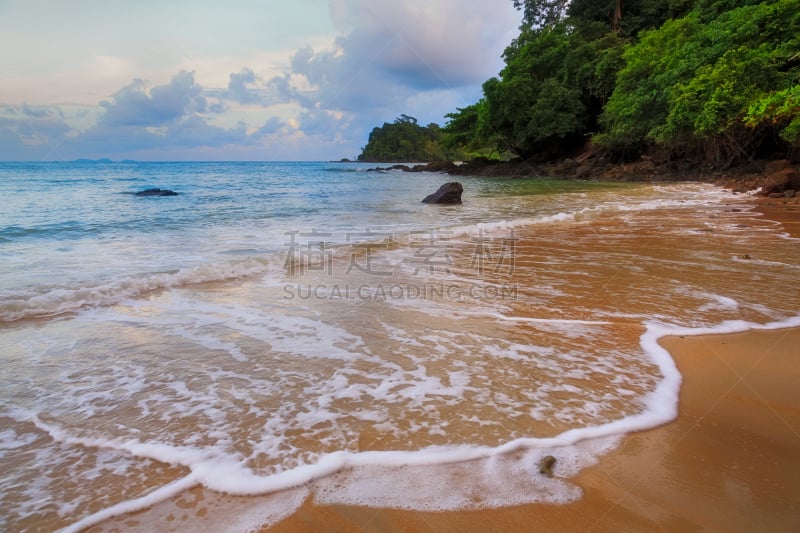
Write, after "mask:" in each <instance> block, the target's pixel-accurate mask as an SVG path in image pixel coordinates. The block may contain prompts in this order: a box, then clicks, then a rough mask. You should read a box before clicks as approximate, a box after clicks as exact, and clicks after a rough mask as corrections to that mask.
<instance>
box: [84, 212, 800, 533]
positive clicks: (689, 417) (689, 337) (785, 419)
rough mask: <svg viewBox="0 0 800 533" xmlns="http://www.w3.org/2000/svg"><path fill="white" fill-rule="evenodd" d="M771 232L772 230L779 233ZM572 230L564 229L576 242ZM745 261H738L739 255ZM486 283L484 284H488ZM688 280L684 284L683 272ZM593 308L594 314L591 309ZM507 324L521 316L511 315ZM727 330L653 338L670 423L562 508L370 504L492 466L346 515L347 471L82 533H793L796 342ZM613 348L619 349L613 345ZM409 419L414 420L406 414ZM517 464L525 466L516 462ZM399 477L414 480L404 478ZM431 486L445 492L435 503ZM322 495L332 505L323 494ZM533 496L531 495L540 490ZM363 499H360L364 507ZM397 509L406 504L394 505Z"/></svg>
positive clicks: (525, 236) (389, 483) (799, 439)
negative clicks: (214, 530)
mask: <svg viewBox="0 0 800 533" xmlns="http://www.w3.org/2000/svg"><path fill="white" fill-rule="evenodd" d="M749 202H754V201H753V200H747V201H746V202H745V203H744V204H741V203H737V206H739V207H734V208H727V209H725V210H724V211H723V212H724V213H727V214H728V216H733V217H736V216H738V215H739V213H741V212H746V209H745V208H746V207H747V206H748V204H749ZM770 204H771V205H770ZM740 209H742V210H743V211H740ZM756 209H757V211H758V212H761V213H763V216H756V217H755V218H751V219H750V224H748V226H749V227H755V228H776V230H777V231H778V232H780V233H783V234H785V235H788V234H792V235H793V236H795V237H796V236H797V234H796V233H795V230H796V226H793V225H792V221H793V220H795V219H794V218H793V216H794V214H793V213H794V210H795V209H796V204H795V203H786V204H784V203H782V202H781V203H775V202H767V201H760V203H756ZM767 217H768V218H767ZM776 222H780V223H781V225H780V226H779V227H776V226H775V225H774V224H775V223H776ZM738 225H742V224H738ZM741 229H744V228H741ZM520 231H521V233H520V242H519V243H518V245H519V247H520V248H519V251H520V255H519V256H518V258H517V259H518V260H519V261H522V262H524V261H526V257H527V259H528V260H533V259H534V257H533V254H531V253H530V251H531V250H533V249H534V248H533V244H534V243H535V241H536V239H539V240H541V239H542V238H544V237H543V235H544V234H545V233H546V232H545V230H543V229H539V231H538V234H537V236H536V238H534V237H533V234H532V233H531V232H527V233H526V232H525V230H524V229H521V230H520ZM559 231H562V230H559ZM574 231H575V228H572V230H571V232H573V235H574ZM776 242H779V241H776ZM784 242H785V246H787V247H794V246H796V242H795V241H792V240H785V241H784ZM772 245H773V246H774V245H775V243H773V244H772ZM634 248H635V249H637V250H638V251H639V253H641V254H643V255H645V254H650V256H651V257H654V258H655V256H654V255H653V250H662V253H671V252H667V251H664V248H663V246H662V245H660V244H658V243H657V242H655V241H654V240H653V238H652V237H646V238H645V239H644V240H643V242H641V243H638V244H636V245H635V247H634ZM525 250H528V251H527V252H525ZM749 250H750V252H749V254H748V255H751V256H752V257H753V258H754V259H752V260H758V257H760V254H759V251H758V249H757V248H750V249H749ZM526 254H527V255H526ZM743 256H744V254H741V253H739V255H737V256H735V257H743ZM742 261H744V260H742ZM748 261H749V260H748ZM603 276H605V278H604V279H605V281H604V282H603V283H604V284H605V285H608V286H613V285H614V284H615V283H621V281H619V280H617V281H614V280H615V277H616V276H615V275H613V274H610V273H609V271H604V273H603ZM486 277H488V278H489V279H490V278H491V275H488V276H486ZM685 279H686V280H691V279H693V278H692V276H691V275H686V277H685ZM694 281H696V280H694ZM786 290H787V297H788V298H789V301H790V302H792V301H795V300H793V298H796V292H792V289H791V288H790V287H787V288H786ZM592 305H593V307H595V308H599V307H601V303H599V302H595V303H593V304H592ZM516 313H517V314H519V315H522V314H524V312H523V310H522V309H520V308H518V309H516ZM439 326H440V327H444V326H443V325H441V324H439ZM434 327H435V326H434ZM728 327H729V329H737V328H739V329H743V331H741V332H737V333H727V334H698V332H700V331H701V330H702V329H703V328H694V330H693V329H692V328H687V329H686V331H685V332H684V333H685V334H676V335H672V336H659V338H658V343H659V345H660V346H662V347H663V348H665V349H666V350H668V352H669V355H670V358H671V359H672V360H674V362H675V364H676V365H677V370H678V372H679V373H680V375H681V379H682V383H681V385H680V393H679V402H678V411H677V417H675V418H674V419H670V420H669V421H666V422H665V423H662V424H660V425H657V427H655V428H650V429H645V430H641V431H632V432H629V433H627V434H625V435H624V436H622V437H621V439H619V440H618V441H617V444H616V447H615V448H614V449H612V450H611V451H607V452H605V453H600V454H598V455H597V456H595V458H594V461H595V462H594V464H588V465H587V466H585V467H583V468H582V469H580V470H579V471H578V472H577V473H576V474H575V475H569V476H564V477H565V479H564V481H565V483H566V485H567V486H569V487H572V488H575V489H576V490H577V493H570V494H575V496H576V497H575V498H574V499H573V500H572V501H569V502H563V503H552V502H551V503H547V502H537V503H530V504H513V503H512V504H506V505H491V504H490V505H486V506H484V507H482V504H480V503H479V502H477V500H476V502H477V504H476V505H475V506H473V507H475V508H472V509H466V510H463V509H462V510H447V511H436V512H429V511H424V510H420V509H412V510H409V509H403V508H396V507H394V506H392V505H389V506H381V505H378V504H375V503H374V501H376V500H378V499H380V498H383V501H387V500H386V496H385V495H384V494H389V495H391V494H392V493H401V494H407V491H408V490H409V488H413V487H415V486H416V488H417V489H418V491H419V492H420V494H421V498H423V499H424V498H425V497H430V498H431V500H432V505H442V504H443V503H442V502H444V501H446V500H447V498H444V497H443V496H442V494H447V493H449V492H451V493H454V494H458V493H460V492H462V491H463V490H465V489H464V487H467V492H468V491H469V487H477V489H476V490H478V491H480V490H484V491H485V490H493V489H492V487H494V489H497V490H498V492H502V491H503V490H504V487H503V483H500V484H495V485H492V484H491V483H489V482H488V481H486V480H480V479H477V480H476V477H475V476H477V478H480V477H481V476H482V475H483V474H482V473H486V472H491V471H492V468H491V464H490V463H486V462H485V461H483V460H480V461H477V462H476V461H472V462H465V463H458V464H455V465H451V466H449V467H448V466H447V465H444V466H442V467H441V468H440V469H439V475H440V476H441V475H444V476H446V478H447V479H449V480H450V482H449V483H450V485H447V484H446V483H445V484H444V485H436V481H435V479H434V478H435V473H434V477H432V478H429V477H427V475H426V473H425V472H426V470H413V468H412V467H408V470H406V468H405V467H402V466H400V467H399V468H395V470H393V471H390V472H389V473H388V474H386V473H384V474H383V475H382V476H379V477H378V481H379V483H380V485H371V486H372V487H373V490H375V493H376V494H375V495H373V503H371V504H370V503H367V504H365V505H358V504H355V503H351V504H346V503H341V502H342V500H347V499H348V496H347V494H348V493H349V492H348V487H351V488H352V487H358V486H360V485H359V483H362V484H363V482H364V479H365V478H360V479H361V480H362V481H361V482H359V481H357V480H356V481H355V482H354V481H353V480H352V476H351V474H349V473H348V470H349V468H344V470H343V471H342V472H339V473H337V474H335V475H334V476H331V477H324V478H321V479H317V480H314V481H312V482H311V483H309V484H307V485H304V486H300V487H298V488H295V489H290V490H288V491H282V492H278V493H274V494H271V495H264V496H259V497H247V498H242V497H235V496H229V495H222V494H220V493H217V492H214V491H209V490H207V489H205V488H203V487H195V488H193V489H191V490H188V491H184V492H181V493H180V494H178V495H177V496H175V497H173V498H171V499H168V500H166V501H164V502H162V503H159V504H156V505H154V506H152V507H150V508H148V509H147V510H146V511H143V512H138V513H133V514H129V515H123V516H119V517H116V518H113V519H111V520H109V521H107V522H104V523H102V524H100V526H98V527H96V528H92V529H90V531H134V530H148V529H152V528H154V527H155V528H158V529H162V530H171V531H179V530H182V529H185V528H186V527H198V526H200V525H202V524H205V523H208V522H207V521H208V520H212V523H215V524H222V525H225V527H226V528H228V529H231V530H233V529H246V527H242V526H243V525H244V526H252V525H255V524H257V523H259V522H262V523H269V524H270V525H269V527H263V528H262V530H263V531H278V532H294V531H376V532H384V531H486V530H494V531H530V530H540V529H551V530H557V531H578V530H580V531H584V530H592V531H620V530H622V531H650V530H654V529H660V530H666V531H680V530H687V529H710V530H725V531H753V530H769V531H795V530H797V528H798V527H800V507H799V506H798V503H797V502H798V498H797V496H798V494H800V482H798V480H797V476H796V473H797V472H798V471H800V455H799V454H798V453H797V451H798V450H799V449H800V398H799V397H798V395H797V394H796V392H795V390H796V383H797V381H798V378H800V370H798V366H797V362H798V353H797V348H796V347H797V346H798V342H800V328H796V327H795V328H780V329H769V330H765V329H763V327H762V326H759V325H756V324H752V325H750V326H745V325H742V324H738V323H737V324H732V325H729V326H728ZM767 327H774V326H770V325H767ZM628 329H630V331H629V334H630V335H631V336H632V338H633V339H635V338H636V337H637V336H639V335H641V334H642V332H641V331H640V330H638V329H637V328H635V327H631V326H625V327H624V328H623V329H622V330H617V333H618V334H619V333H621V332H624V331H626V330H628ZM723 329H724V328H723ZM745 329H746V330H747V331H744V330H745ZM523 341H524V338H523ZM536 342H538V341H536ZM618 342H620V343H622V342H623V341H622V339H621V338H619V337H618ZM625 342H627V341H625ZM407 416H408V417H409V418H410V419H413V415H407ZM360 446H361V447H362V450H370V449H374V450H380V449H382V446H383V443H381V442H380V441H379V440H372V439H369V438H366V439H362V440H361V444H360ZM534 447H535V444H534ZM519 453H522V452H512V453H511V454H509V456H510V457H511V459H510V461H511V462H512V463H513V461H514V460H515V459H514V457H513V456H514V455H515V454H516V455H519ZM409 457H410V456H409ZM536 457H538V456H536ZM517 459H518V460H519V461H521V462H523V463H524V461H525V459H524V457H522V459H520V458H517ZM519 461H518V462H519ZM590 462H591V461H590ZM535 465H536V463H533V465H532V466H533V468H529V469H528V471H525V470H524V468H523V469H522V472H523V474H526V475H528V476H529V477H530V478H531V479H532V480H533V483H532V485H531V486H533V487H536V486H538V485H537V484H538V483H540V481H542V480H544V482H545V483H548V482H549V481H548V480H545V479H544V478H543V477H541V476H540V475H539V474H538V473H537V472H536V471H535V470H536V467H535ZM448 468H449V469H450V473H449V474H448V473H447V471H448ZM428 470H430V469H428ZM434 470H435V469H434ZM409 471H410V472H417V473H418V474H413V473H412V474H410V475H407V474H408V472H409ZM509 472H510V473H511V476H510V478H509V479H508V480H507V481H508V482H509V484H510V485H513V484H514V483H518V480H517V479H515V476H516V475H517V474H519V473H520V470H519V469H517V470H514V469H512V470H509ZM559 472H560V471H559V468H558V466H557V468H556V471H555V473H556V478H558V477H559V476H560V475H563V474H560V473H559ZM473 473H474V474H475V475H473ZM556 481H560V480H558V479H556ZM368 486H370V485H368ZM431 486H433V487H434V489H436V490H438V491H440V492H441V493H442V494H439V495H437V494H435V493H434V492H433V491H432V490H431ZM520 486H521V487H523V489H522V492H525V490H531V487H530V486H529V487H525V486H524V485H520ZM331 487H333V488H334V490H335V491H337V492H338V494H335V493H334V494H333V495H332V494H331V493H330V492H329V491H330V489H331ZM487 487H489V488H488V489H487ZM562 488H563V487H562ZM362 490H363V486H362ZM533 490H534V494H535V493H536V492H535V490H536V489H533ZM482 496H483V497H488V496H490V495H488V494H483V495H482ZM361 497H362V498H363V497H364V494H363V493H362V495H361ZM406 498H408V496H406ZM487 499H488V498H487ZM326 500H327V501H326ZM337 500H338V502H339V503H337ZM364 500H365V502H369V500H370V498H369V496H368V495H367V497H366V498H364ZM412 500H413V498H412ZM396 502H399V503H400V505H407V503H406V504H404V503H403V500H402V499H398V500H396ZM415 505H417V506H421V503H419V501H418V503H417V504H415Z"/></svg>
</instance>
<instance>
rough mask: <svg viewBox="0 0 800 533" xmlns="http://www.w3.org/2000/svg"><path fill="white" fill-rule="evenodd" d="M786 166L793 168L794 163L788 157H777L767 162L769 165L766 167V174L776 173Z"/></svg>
mask: <svg viewBox="0 0 800 533" xmlns="http://www.w3.org/2000/svg"><path fill="white" fill-rule="evenodd" d="M785 168H792V163H791V162H790V161H789V160H787V159H777V160H775V161H770V162H769V163H767V165H766V166H765V167H764V174H765V175H767V176H769V175H770V174H775V173H776V172H778V171H781V170H783V169H785Z"/></svg>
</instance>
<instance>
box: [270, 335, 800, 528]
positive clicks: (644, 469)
mask: <svg viewBox="0 0 800 533" xmlns="http://www.w3.org/2000/svg"><path fill="white" fill-rule="evenodd" d="M662 344H663V345H664V347H666V348H667V349H669V350H670V352H671V353H672V354H673V355H674V357H675V359H676V361H677V363H678V367H679V368H680V370H681V373H682V374H683V376H684V384H683V387H682V389H681V395H680V414H679V417H678V419H677V420H676V421H675V422H673V423H671V424H667V425H665V426H662V427H659V428H656V429H654V430H650V431H644V432H640V433H635V434H632V435H628V436H627V437H625V439H624V440H623V442H622V445H621V446H620V447H619V448H618V449H617V450H616V451H614V452H612V453H611V454H609V455H608V456H605V457H603V458H602V459H601V461H600V463H599V464H598V465H597V466H595V467H593V468H588V469H586V470H585V471H584V472H582V473H581V475H580V476H578V478H576V479H575V480H573V481H575V482H576V483H578V484H579V485H580V486H581V487H583V489H584V491H585V494H584V498H583V499H582V500H581V501H579V502H577V503H573V504H569V505H563V506H560V505H529V506H522V507H511V508H504V509H492V510H485V511H479V512H456V513H419V512H407V511H398V510H391V509H369V508H358V507H345V506H317V505H314V504H313V503H310V502H306V504H304V505H303V507H301V508H300V509H299V510H298V511H297V512H296V513H295V514H294V515H292V516H291V517H289V518H287V519H286V520H284V521H283V522H281V523H279V524H276V525H275V526H274V527H272V528H271V529H269V531H281V532H283V531H286V532H290V531H381V532H386V531H489V530H493V531H535V530H581V531H587V530H596V531H612V530H613V531H620V530H623V531H644V530H653V529H662V530H668V531H678V530H687V529H712V530H725V531H754V530H761V531H797V530H798V529H800V476H798V473H800V395H798V394H797V383H798V382H800V351H798V349H797V347H798V346H800V329H790V330H779V331H752V332H748V333H740V334H733V335H711V336H702V337H689V338H674V337H673V338H667V339H663V341H662Z"/></svg>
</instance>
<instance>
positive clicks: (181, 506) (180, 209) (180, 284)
mask: <svg viewBox="0 0 800 533" xmlns="http://www.w3.org/2000/svg"><path fill="white" fill-rule="evenodd" d="M373 166H375V165H374V164H373V165H369V164H363V163H324V162H322V163H307V162H304V163H216V162H214V163H140V162H123V163H114V162H72V163H68V162H54V163H48V162H35V163H0V359H1V360H2V363H1V364H2V374H1V375H0V376H1V377H0V530H2V531H58V530H61V531H81V530H84V529H87V528H90V527H91V528H93V529H92V531H104V530H108V531H110V530H123V531H152V530H160V531H170V530H172V531H191V530H194V531H199V530H206V531H212V530H213V531H254V530H259V529H263V528H267V527H269V526H270V525H272V524H275V523H278V522H280V520H282V519H283V518H285V517H287V516H290V515H291V514H292V513H294V512H295V511H296V510H297V509H298V508H299V507H300V506H301V505H303V504H304V503H307V502H309V501H311V502H313V503H314V504H315V505H335V504H341V505H358V506H367V507H380V508H395V509H411V510H419V511H452V510H472V509H484V508H497V507H504V506H512V505H522V504H535V503H543V504H563V505H568V504H569V503H570V502H574V501H577V500H579V499H580V498H581V497H582V489H581V488H580V486H578V485H577V484H575V483H574V482H572V481H571V479H572V478H574V477H575V476H576V475H577V474H578V473H579V472H580V471H581V470H582V469H584V468H586V467H588V466H591V465H593V464H596V463H597V462H598V461H602V460H603V456H604V455H605V454H606V453H608V452H609V451H610V450H613V449H614V448H615V447H616V446H618V445H619V443H620V442H621V440H622V439H624V438H625V435H626V434H627V433H629V432H632V431H639V430H643V429H648V428H651V427H655V426H658V425H661V424H666V423H669V422H670V421H671V420H673V419H674V418H675V416H676V414H677V406H678V393H679V390H680V383H681V375H680V373H679V372H678V370H677V368H676V366H675V364H674V362H673V360H672V358H671V356H670V354H669V353H668V352H667V351H666V350H665V349H664V348H662V347H661V346H660V345H659V343H658V340H659V339H660V338H661V337H663V336H665V335H698V334H710V333H722V332H734V331H745V330H749V329H777V328H784V327H797V326H800V291H798V290H797V278H798V275H799V274H800V241H799V240H798V239H793V238H792V237H790V236H789V235H787V234H786V233H785V232H784V230H783V228H782V227H781V225H780V224H778V223H776V222H773V221H770V220H767V219H765V218H764V217H763V216H762V215H760V214H759V213H758V212H757V211H756V210H755V209H754V201H753V199H752V198H751V197H749V196H747V195H741V194H740V195H735V194H733V193H731V192H729V191H725V190H722V189H720V188H717V187H714V186H712V185H708V184H699V183H688V182H687V183H638V184H627V183H599V182H591V181H558V180H554V179H547V178H545V177H543V178H538V179H532V178H531V179H510V178H478V177H459V178H458V181H460V182H461V183H462V184H463V186H464V195H463V204H462V205H429V204H422V203H421V199H422V198H423V197H424V196H426V195H428V194H429V193H431V192H433V191H435V190H436V189H437V188H438V187H439V186H440V185H442V184H444V183H446V182H449V181H453V179H454V178H452V177H451V176H448V175H445V174H438V173H430V172H418V173H405V172H399V171H387V170H384V171H369V168H370V167H373ZM151 188H161V189H169V190H172V191H175V192H177V193H178V194H177V195H174V196H146V197H142V196H137V195H136V194H135V193H137V192H140V191H143V190H146V189H151ZM547 456H552V457H553V458H554V459H555V463H554V466H553V471H552V473H553V476H552V477H551V476H549V475H547V474H548V472H546V471H544V472H542V471H540V470H542V468H541V464H542V461H543V459H544V458H545V457H547ZM545 470H546V469H545Z"/></svg>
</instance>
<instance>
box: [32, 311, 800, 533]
mask: <svg viewBox="0 0 800 533" xmlns="http://www.w3.org/2000/svg"><path fill="white" fill-rule="evenodd" d="M498 316H499V317H501V318H522V317H504V316H503V315H498ZM558 322H573V323H574V322H576V321H558ZM581 323H584V322H581ZM592 323H598V324H608V323H607V322H592ZM644 326H645V328H646V329H645V332H644V333H643V334H642V336H641V337H640V345H641V347H642V349H643V350H644V352H645V353H646V354H647V355H648V356H649V357H650V358H651V359H652V360H653V362H654V363H655V364H656V365H657V367H658V369H659V371H660V372H661V374H662V376H663V378H662V380H661V381H660V382H659V383H658V385H657V386H656V389H655V390H654V391H652V392H650V393H649V394H647V395H646V396H645V398H644V403H645V405H646V408H645V411H644V412H643V413H640V414H638V415H632V416H628V417H626V418H623V419H620V420H615V421H613V422H609V423H607V424H602V425H599V426H590V427H583V428H576V429H571V430H568V431H565V432H564V433H561V434H560V435H557V436H555V437H549V438H535V437H526V438H520V439H516V440H513V441H510V442H508V443H506V444H503V445H500V446H497V447H494V448H492V447H487V446H469V445H464V446H437V447H428V448H424V449H422V450H417V451H370V452H355V453H354V452H345V451H338V452H334V453H330V454H325V455H323V456H321V457H320V458H319V460H318V461H317V463H315V464H309V465H303V466H300V467H297V468H294V469H292V470H287V471H285V472H281V473H279V474H275V475H271V476H267V477H261V476H258V475H255V474H253V473H251V472H250V471H249V470H247V469H246V468H244V467H242V465H240V464H237V465H234V464H232V463H231V462H230V461H225V462H223V463H217V462H215V461H213V459H212V458H211V457H210V456H209V455H208V454H203V453H202V452H200V451H199V450H189V453H188V454H187V453H186V452H187V450H179V449H173V450H172V452H173V453H172V457H165V456H164V455H163V452H164V451H165V450H164V448H169V447H167V446H163V445H148V444H144V443H139V442H133V441H131V442H116V443H115V442H112V441H109V440H101V439H85V438H77V437H71V436H69V435H67V434H66V432H65V431H63V430H61V429H59V428H55V427H53V426H51V425H49V424H45V423H43V422H41V421H40V420H39V419H38V417H35V416H34V417H33V422H34V423H35V424H36V425H37V426H38V427H40V428H41V429H43V430H45V431H47V432H48V433H49V434H50V435H51V436H53V438H54V439H56V440H59V441H62V442H68V443H74V444H83V445H86V446H98V447H116V446H119V447H120V448H122V449H124V450H126V451H129V452H130V453H132V454H134V455H139V456H145V457H150V458H154V459H157V460H161V461H166V462H172V461H174V462H177V463H179V464H187V459H190V458H194V459H197V461H196V462H195V461H193V460H189V461H188V462H189V464H188V466H189V467H190V468H191V469H192V473H191V474H189V475H188V476H186V477H184V478H181V479H179V480H177V481H175V482H172V483H170V484H169V485H166V486H164V487H162V488H161V489H158V490H156V491H154V492H153V493H150V494H148V495H146V496H143V497H142V498H138V499H135V500H129V501H127V502H122V503H119V504H117V505H115V506H112V507H109V508H107V509H104V510H102V511H100V512H98V513H95V514H93V515H90V516H88V517H86V518H84V519H82V520H81V521H79V522H76V523H75V524H73V525H72V526H69V527H68V528H66V529H64V530H62V531H68V532H73V531H78V530H80V529H81V528H85V527H89V526H90V525H94V524H96V523H98V522H99V521H102V520H106V519H108V518H111V517H113V516H116V515H119V514H122V513H128V512H132V511H136V510H140V509H142V508H144V507H148V506H151V505H154V504H155V503H158V502H160V501H163V500H164V499H166V498H169V497H172V496H174V495H175V494H176V493H178V492H180V491H182V490H186V489H188V488H191V487H192V486H194V485H197V484H202V485H204V486H205V487H207V488H209V489H211V490H217V491H220V492H226V493H229V494H234V495H258V494H268V493H271V492H276V491H279V490H286V489H289V488H292V487H297V486H301V485H304V484H306V483H308V482H310V481H313V480H315V479H320V478H323V477H327V476H329V475H331V474H333V473H335V472H338V471H340V470H342V469H344V468H347V467H357V466H429V465H442V464H452V463H460V462H466V461H472V460H477V459H484V458H488V457H493V456H498V455H502V454H507V453H510V452H513V451H516V450H520V449H531V448H533V449H553V448H562V447H567V446H573V445H575V444H578V443H579V442H583V441H587V440H593V439H598V438H604V437H619V436H621V435H624V434H626V433H630V432H634V431H644V430H648V429H652V428H655V427H658V426H661V425H663V424H666V423H669V422H671V421H672V420H674V419H675V418H676V417H677V416H678V395H679V392H680V385H681V381H682V376H681V374H680V372H679V371H678V368H677V366H676V364H675V361H674V359H673V358H672V356H671V355H670V353H669V352H668V351H667V350H666V349H665V348H663V347H662V346H661V345H660V344H659V343H658V341H659V339H661V338H663V337H666V336H676V335H683V336H698V335H713V334H727V333H740V332H745V331H749V330H778V329H785V328H795V327H800V316H795V317H792V318H788V319H785V320H782V321H776V322H771V323H767V324H754V323H751V322H745V321H742V320H736V321H726V322H723V323H722V324H720V325H719V326H717V327H704V328H686V327H679V326H670V325H665V324H661V323H653V322H651V323H645V324H644ZM159 457H160V459H159Z"/></svg>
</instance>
